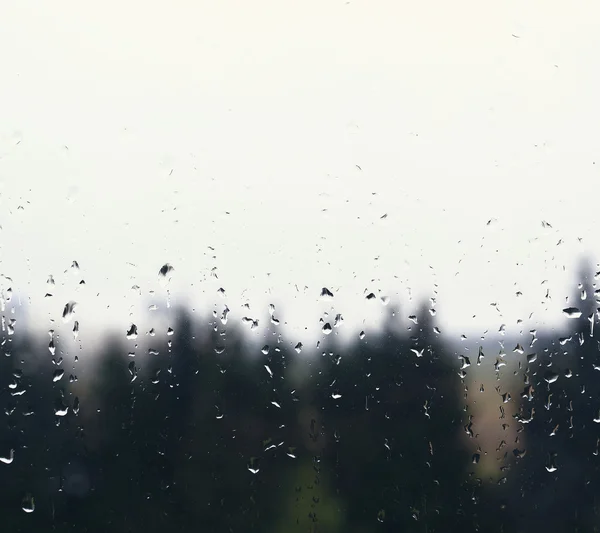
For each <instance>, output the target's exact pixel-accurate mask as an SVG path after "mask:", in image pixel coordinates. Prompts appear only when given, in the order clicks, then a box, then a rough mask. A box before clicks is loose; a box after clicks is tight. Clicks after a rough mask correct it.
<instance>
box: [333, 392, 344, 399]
mask: <svg viewBox="0 0 600 533" xmlns="http://www.w3.org/2000/svg"><path fill="white" fill-rule="evenodd" d="M331 397H332V398H333V399H334V400H339V399H340V398H341V397H342V395H341V394H340V393H339V392H334V393H333V394H332V395H331Z"/></svg>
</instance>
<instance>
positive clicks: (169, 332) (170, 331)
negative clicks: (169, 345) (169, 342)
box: [167, 328, 175, 337]
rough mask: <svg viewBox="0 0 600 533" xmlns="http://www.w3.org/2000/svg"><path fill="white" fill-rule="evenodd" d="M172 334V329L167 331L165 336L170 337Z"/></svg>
mask: <svg viewBox="0 0 600 533" xmlns="http://www.w3.org/2000/svg"><path fill="white" fill-rule="evenodd" d="M173 333H175V331H174V330H173V328H169V329H167V336H169V337H170V336H171V335H173Z"/></svg>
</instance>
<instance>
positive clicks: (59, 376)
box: [52, 368, 65, 383]
mask: <svg viewBox="0 0 600 533" xmlns="http://www.w3.org/2000/svg"><path fill="white" fill-rule="evenodd" d="M64 375H65V371H64V370H63V369H62V368H58V369H56V370H55V371H54V372H53V374H52V381H53V382H54V383H56V382H57V381H59V380H61V379H62V377H63V376H64Z"/></svg>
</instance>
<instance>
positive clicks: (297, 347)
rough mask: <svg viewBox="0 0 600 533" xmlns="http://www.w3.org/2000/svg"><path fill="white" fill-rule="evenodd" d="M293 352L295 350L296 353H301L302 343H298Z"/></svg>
mask: <svg viewBox="0 0 600 533" xmlns="http://www.w3.org/2000/svg"><path fill="white" fill-rule="evenodd" d="M294 350H296V352H298V353H300V352H301V351H302V343H301V342H299V343H298V344H296V346H295V347H294Z"/></svg>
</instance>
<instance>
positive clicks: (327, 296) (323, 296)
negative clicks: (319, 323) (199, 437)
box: [321, 287, 333, 300]
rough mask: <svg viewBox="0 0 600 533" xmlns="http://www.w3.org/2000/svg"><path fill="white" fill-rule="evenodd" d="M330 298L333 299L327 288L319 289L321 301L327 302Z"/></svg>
mask: <svg viewBox="0 0 600 533" xmlns="http://www.w3.org/2000/svg"><path fill="white" fill-rule="evenodd" d="M331 298H333V293H332V292H331V291H330V290H329V289H328V288H327V287H323V288H322V289H321V299H322V300H329V299H331Z"/></svg>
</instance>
